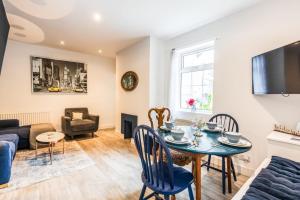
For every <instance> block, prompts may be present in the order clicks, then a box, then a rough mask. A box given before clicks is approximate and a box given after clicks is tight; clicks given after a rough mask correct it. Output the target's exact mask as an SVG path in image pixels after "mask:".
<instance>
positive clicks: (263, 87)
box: [252, 42, 300, 94]
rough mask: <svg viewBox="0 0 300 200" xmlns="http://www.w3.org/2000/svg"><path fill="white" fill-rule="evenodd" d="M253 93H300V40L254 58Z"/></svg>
mask: <svg viewBox="0 0 300 200" xmlns="http://www.w3.org/2000/svg"><path fill="white" fill-rule="evenodd" d="M252 93H253V94H300V42H295V43H293V44H289V45H287V46H284V47H281V48H278V49H274V50H272V51H269V52H266V53H264V54H261V55H258V56H255V57H253V58H252Z"/></svg>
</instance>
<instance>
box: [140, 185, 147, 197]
mask: <svg viewBox="0 0 300 200" xmlns="http://www.w3.org/2000/svg"><path fill="white" fill-rule="evenodd" d="M145 192H146V185H143V189H142V191H141V194H140V198H139V200H143V199H144V196H145Z"/></svg>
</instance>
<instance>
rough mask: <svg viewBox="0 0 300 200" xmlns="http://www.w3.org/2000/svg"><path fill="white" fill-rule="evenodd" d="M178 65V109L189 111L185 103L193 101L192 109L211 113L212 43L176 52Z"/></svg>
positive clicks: (189, 108)
mask: <svg viewBox="0 0 300 200" xmlns="http://www.w3.org/2000/svg"><path fill="white" fill-rule="evenodd" d="M178 53H179V63H180V67H179V70H180V73H179V74H180V79H179V80H180V109H181V110H187V111H190V110H191V107H190V106H189V105H188V103H187V101H188V100H189V99H191V98H192V99H194V100H196V101H195V107H194V109H195V110H196V111H199V112H207V113H210V112H212V103H213V66H214V42H208V43H205V44H203V45H199V46H196V47H191V48H186V49H182V50H179V51H178Z"/></svg>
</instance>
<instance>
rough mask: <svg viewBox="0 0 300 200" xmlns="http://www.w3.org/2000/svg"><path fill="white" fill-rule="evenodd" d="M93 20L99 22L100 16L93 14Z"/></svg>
mask: <svg viewBox="0 0 300 200" xmlns="http://www.w3.org/2000/svg"><path fill="white" fill-rule="evenodd" d="M94 20H95V21H96V22H99V21H101V15H100V14H99V13H94Z"/></svg>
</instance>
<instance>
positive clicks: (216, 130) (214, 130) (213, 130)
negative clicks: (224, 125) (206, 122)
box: [202, 126, 222, 133]
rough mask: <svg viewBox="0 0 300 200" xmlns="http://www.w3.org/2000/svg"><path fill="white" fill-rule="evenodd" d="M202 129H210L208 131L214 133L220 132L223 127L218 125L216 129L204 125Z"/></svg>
mask: <svg viewBox="0 0 300 200" xmlns="http://www.w3.org/2000/svg"><path fill="white" fill-rule="evenodd" d="M202 131H208V132H213V133H219V132H221V131H222V129H221V128H219V127H216V128H215V129H209V128H208V127H207V126H204V127H203V128H202Z"/></svg>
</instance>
